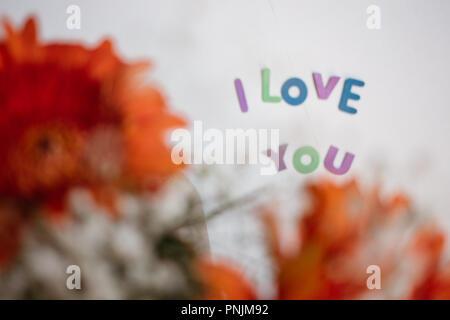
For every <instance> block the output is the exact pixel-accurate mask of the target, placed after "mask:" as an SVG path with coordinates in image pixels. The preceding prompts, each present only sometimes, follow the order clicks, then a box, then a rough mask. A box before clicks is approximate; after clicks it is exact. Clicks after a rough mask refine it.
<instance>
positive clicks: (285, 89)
mask: <svg viewBox="0 0 450 320" xmlns="http://www.w3.org/2000/svg"><path fill="white" fill-rule="evenodd" d="M292 86H297V87H298V88H299V90H300V94H299V96H298V97H297V98H292V97H291V96H290V95H289V89H290V88H291V87H292ZM307 95H308V89H307V88H306V85H305V83H304V82H303V81H302V80H301V79H299V78H290V79H288V80H286V82H285V83H284V84H283V86H282V87H281V96H282V97H283V99H284V101H286V102H287V103H289V104H290V105H292V106H297V105H299V104H302V103H303V101H305V99H306V96H307Z"/></svg>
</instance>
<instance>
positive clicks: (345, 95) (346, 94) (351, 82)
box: [339, 78, 364, 113]
mask: <svg viewBox="0 0 450 320" xmlns="http://www.w3.org/2000/svg"><path fill="white" fill-rule="evenodd" d="M352 86H358V87H364V82H363V81H360V80H356V79H352V78H348V79H347V80H345V84H344V89H343V90H342V96H341V101H340V102H339V109H340V110H342V111H345V112H348V113H356V112H358V110H356V109H355V108H352V107H350V106H349V105H348V104H347V101H348V100H359V99H360V96H359V95H357V94H356V93H353V92H352Z"/></svg>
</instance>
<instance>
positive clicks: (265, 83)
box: [262, 68, 281, 102]
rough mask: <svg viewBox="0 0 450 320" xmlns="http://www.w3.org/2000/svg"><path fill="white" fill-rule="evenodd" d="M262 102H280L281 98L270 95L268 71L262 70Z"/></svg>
mask: <svg viewBox="0 0 450 320" xmlns="http://www.w3.org/2000/svg"><path fill="white" fill-rule="evenodd" d="M262 100H263V101H264V102H280V101H281V97H275V96H271V95H270V69H268V68H266V69H263V70H262Z"/></svg>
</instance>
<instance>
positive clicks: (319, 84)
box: [313, 73, 340, 99]
mask: <svg viewBox="0 0 450 320" xmlns="http://www.w3.org/2000/svg"><path fill="white" fill-rule="evenodd" d="M313 78H314V84H315V85H316V91H317V96H318V97H319V99H328V97H329V96H330V94H331V92H332V91H333V89H334V87H336V85H337V83H338V82H339V79H340V77H331V78H330V79H328V83H327V85H326V87H324V86H323V81H322V75H321V74H320V73H313Z"/></svg>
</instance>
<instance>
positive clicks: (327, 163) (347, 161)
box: [324, 146, 355, 175]
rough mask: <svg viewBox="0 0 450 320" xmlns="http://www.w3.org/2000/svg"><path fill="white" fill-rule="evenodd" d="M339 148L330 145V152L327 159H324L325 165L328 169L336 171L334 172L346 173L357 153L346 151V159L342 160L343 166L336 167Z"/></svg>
mask: <svg viewBox="0 0 450 320" xmlns="http://www.w3.org/2000/svg"><path fill="white" fill-rule="evenodd" d="M338 151H339V149H338V148H336V147H334V146H330V148H329V149H328V153H327V155H326V156H325V161H324V165H325V168H327V169H328V171H330V172H332V173H334V174H338V175H341V174H344V173H346V172H347V171H348V170H349V169H350V167H351V166H352V162H353V159H354V158H355V155H354V154H352V153H349V152H346V153H345V156H344V160H342V163H341V166H340V167H339V168H336V167H335V166H334V160H335V159H336V154H337V153H338Z"/></svg>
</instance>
